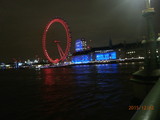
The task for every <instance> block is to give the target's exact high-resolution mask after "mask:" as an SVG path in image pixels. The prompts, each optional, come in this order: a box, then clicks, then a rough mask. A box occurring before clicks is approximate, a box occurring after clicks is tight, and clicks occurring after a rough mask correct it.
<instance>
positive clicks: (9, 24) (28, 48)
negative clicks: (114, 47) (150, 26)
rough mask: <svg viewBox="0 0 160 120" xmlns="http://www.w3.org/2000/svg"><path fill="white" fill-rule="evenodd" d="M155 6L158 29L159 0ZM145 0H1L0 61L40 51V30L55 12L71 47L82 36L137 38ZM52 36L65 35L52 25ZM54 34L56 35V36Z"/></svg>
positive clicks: (100, 41) (96, 41)
mask: <svg viewBox="0 0 160 120" xmlns="http://www.w3.org/2000/svg"><path fill="white" fill-rule="evenodd" d="M151 1H152V6H154V7H155V10H156V15H155V30H156V33H157V32H160V24H159V19H160V7H159V8H158V6H159V5H160V1H159V0H151ZM144 8H145V0H1V1H0V45H1V47H0V62H9V61H13V59H17V60H20V59H21V60H26V59H33V58H34V57H35V56H36V55H38V56H39V57H44V56H43V52H42V47H41V46H42V43H41V41H42V33H43V31H44V28H45V26H46V24H47V23H48V22H49V21H50V20H52V19H53V18H54V17H55V16H61V17H63V18H64V19H65V20H66V21H67V22H68V24H69V26H70V29H71V32H72V48H71V49H72V51H73V49H74V48H73V46H74V42H75V40H76V39H78V38H81V37H84V38H86V40H87V42H88V43H89V41H90V40H92V42H91V43H89V44H90V45H91V46H93V47H100V46H107V45H108V40H109V37H111V38H112V41H113V44H117V43H122V42H123V41H124V40H125V41H126V42H127V43H130V42H136V41H140V40H141V39H142V36H145V35H146V24H145V19H144V18H143V17H142V15H141V11H142V10H143V9H144ZM55 28H56V29H54V31H55V33H53V35H55V36H53V38H54V37H55V38H58V36H61V35H62V36H64V31H63V30H61V28H60V27H55ZM56 35H57V36H56Z"/></svg>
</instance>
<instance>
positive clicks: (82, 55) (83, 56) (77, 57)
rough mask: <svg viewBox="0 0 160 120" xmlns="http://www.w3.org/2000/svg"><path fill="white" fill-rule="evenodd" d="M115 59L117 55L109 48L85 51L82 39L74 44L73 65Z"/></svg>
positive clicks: (85, 46) (85, 47) (84, 42)
mask: <svg viewBox="0 0 160 120" xmlns="http://www.w3.org/2000/svg"><path fill="white" fill-rule="evenodd" d="M115 59H117V54H116V52H115V51H114V50H112V49H111V48H109V49H101V48H100V49H99V48H98V49H97V48H92V49H90V50H87V45H86V40H85V39H84V38H81V39H78V40H76V42H75V53H73V55H72V63H74V64H86V63H94V62H106V61H109V60H115Z"/></svg>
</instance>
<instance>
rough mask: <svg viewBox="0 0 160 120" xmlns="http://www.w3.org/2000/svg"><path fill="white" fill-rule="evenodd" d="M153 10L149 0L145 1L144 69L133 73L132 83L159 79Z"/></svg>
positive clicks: (159, 71)
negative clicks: (145, 36)
mask: <svg viewBox="0 0 160 120" xmlns="http://www.w3.org/2000/svg"><path fill="white" fill-rule="evenodd" d="M154 14H155V10H154V8H152V7H151V2H150V0H146V9H144V10H143V11H142V16H143V17H144V18H145V19H146V22H147V39H146V42H145V54H146V55H145V61H144V69H143V70H139V71H137V72H135V73H133V78H132V79H131V80H133V81H140V82H149V83H150V82H155V81H156V80H157V79H158V78H159V77H160V69H159V63H158V58H157V54H156V49H157V40H156V37H155V32H154V24H153V23H154V22H153V18H154Z"/></svg>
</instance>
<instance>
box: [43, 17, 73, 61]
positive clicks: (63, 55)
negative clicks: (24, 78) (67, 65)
mask: <svg viewBox="0 0 160 120" xmlns="http://www.w3.org/2000/svg"><path fill="white" fill-rule="evenodd" d="M55 23H60V24H61V25H62V26H63V29H64V30H65V36H66V37H65V39H64V40H52V43H51V44H54V46H56V47H55V48H54V50H53V52H52V53H50V52H49V49H48V48H47V43H48V40H47V35H48V34H47V33H48V31H49V30H50V28H51V26H52V25H53V26H54V24H55ZM62 42H65V44H64V45H63V48H62V46H61V43H62ZM70 47H71V34H70V29H69V26H68V24H67V22H66V21H65V20H63V19H62V18H60V17H57V18H55V19H53V20H51V21H50V22H49V23H48V24H47V25H46V27H45V29H44V32H43V37H42V49H43V53H44V55H45V57H46V58H47V60H48V61H49V62H51V63H59V62H63V61H65V60H66V59H67V56H68V54H69V50H70ZM55 49H57V50H55ZM55 52H56V54H58V56H57V57H51V56H52V54H55Z"/></svg>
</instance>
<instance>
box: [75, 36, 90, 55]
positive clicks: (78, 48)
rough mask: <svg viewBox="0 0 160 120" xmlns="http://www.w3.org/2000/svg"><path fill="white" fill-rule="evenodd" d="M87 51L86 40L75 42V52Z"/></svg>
mask: <svg viewBox="0 0 160 120" xmlns="http://www.w3.org/2000/svg"><path fill="white" fill-rule="evenodd" d="M86 49H87V44H86V40H85V39H84V38H81V39H78V40H76V42H75V51H76V52H80V51H84V50H86Z"/></svg>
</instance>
